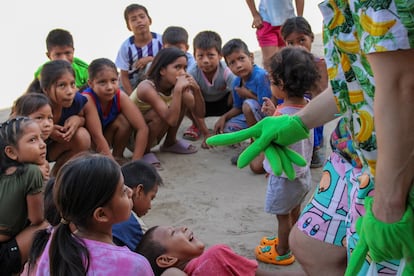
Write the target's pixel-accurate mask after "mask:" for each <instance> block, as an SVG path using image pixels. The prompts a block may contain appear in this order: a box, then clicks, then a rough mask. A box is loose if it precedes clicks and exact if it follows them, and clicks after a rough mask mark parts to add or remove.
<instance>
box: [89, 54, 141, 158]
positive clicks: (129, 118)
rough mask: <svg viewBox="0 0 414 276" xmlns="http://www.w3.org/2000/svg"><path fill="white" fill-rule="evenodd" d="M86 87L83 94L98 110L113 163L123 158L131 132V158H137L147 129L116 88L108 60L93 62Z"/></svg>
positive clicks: (113, 65) (126, 99)
mask: <svg viewBox="0 0 414 276" xmlns="http://www.w3.org/2000/svg"><path fill="white" fill-rule="evenodd" d="M88 73H89V80H88V84H89V87H88V88H87V89H86V90H84V91H83V92H82V94H83V95H84V96H85V97H86V98H87V99H88V101H89V102H92V103H93V106H94V108H95V109H96V110H97V112H98V115H99V119H100V122H101V126H102V131H103V134H104V136H105V138H106V140H107V142H108V144H109V145H111V146H112V147H113V150H112V155H113V157H114V158H115V160H122V159H123V158H124V150H125V147H126V145H127V144H128V141H129V137H130V136H131V132H132V130H135V131H136V137H135V148H134V152H133V155H132V159H133V160H136V159H140V158H142V156H143V155H144V150H145V148H146V146H147V139H148V127H147V125H146V124H145V120H144V117H143V116H142V114H141V112H140V111H139V109H138V108H137V107H136V106H135V105H134V103H133V102H132V101H131V100H130V99H129V97H128V95H126V94H125V93H122V92H121V91H120V90H119V86H118V71H117V69H116V66H115V64H114V63H113V62H112V61H111V60H109V59H107V58H99V59H95V60H94V61H92V62H91V64H90V65H89V69H88Z"/></svg>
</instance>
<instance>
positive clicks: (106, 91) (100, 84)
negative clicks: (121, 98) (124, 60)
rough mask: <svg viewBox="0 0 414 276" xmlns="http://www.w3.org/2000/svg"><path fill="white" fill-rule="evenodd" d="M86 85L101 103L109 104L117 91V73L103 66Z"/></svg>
mask: <svg viewBox="0 0 414 276" xmlns="http://www.w3.org/2000/svg"><path fill="white" fill-rule="evenodd" d="M88 84H89V86H90V87H91V88H92V90H93V91H95V93H96V95H98V98H99V100H100V101H101V102H102V103H107V102H110V101H111V100H112V99H113V97H114V96H115V93H116V92H117V91H118V89H119V85H118V73H117V72H116V71H115V70H114V69H113V68H110V67H107V66H104V67H103V68H102V70H101V71H99V72H98V73H97V74H96V76H95V78H94V79H91V80H89V81H88Z"/></svg>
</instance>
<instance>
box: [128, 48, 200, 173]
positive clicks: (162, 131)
mask: <svg viewBox="0 0 414 276" xmlns="http://www.w3.org/2000/svg"><path fill="white" fill-rule="evenodd" d="M186 68H187V56H186V55H185V53H184V52H183V51H181V50H180V49H177V48H175V47H172V48H164V49H162V50H161V51H160V52H159V53H158V54H157V55H156V56H155V58H154V61H153V62H152V64H151V67H150V68H149V69H148V79H147V80H145V81H142V82H141V83H140V84H139V85H138V87H137V88H136V89H135V90H134V92H133V93H132V94H131V96H130V98H131V99H132V100H133V101H134V103H135V104H136V105H137V106H138V107H139V109H140V110H141V112H142V113H143V115H144V118H145V121H146V123H147V125H148V128H149V137H148V144H147V148H146V150H145V153H147V154H146V156H144V159H146V160H147V161H148V162H149V163H152V164H154V165H156V166H158V167H159V166H160V161H159V160H158V159H157V157H156V156H155V155H154V154H153V153H151V152H150V150H151V148H152V147H154V146H156V145H157V144H159V142H160V141H161V139H162V138H163V137H164V136H165V135H166V137H165V140H164V143H163V145H162V146H161V147H160V150H161V151H164V152H173V153H180V154H189V153H195V152H197V148H196V147H195V146H193V145H191V144H189V143H187V142H185V141H184V140H177V137H176V135H177V131H178V128H179V127H180V124H181V122H182V120H183V117H184V114H185V112H186V110H190V111H191V112H194V113H195V114H197V115H198V116H200V117H202V116H203V115H204V101H203V97H202V95H201V92H200V88H199V87H198V85H197V83H196V82H195V80H194V79H193V78H192V77H191V76H190V75H189V74H187V73H186V71H185V70H186Z"/></svg>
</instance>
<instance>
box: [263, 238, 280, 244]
mask: <svg viewBox="0 0 414 276" xmlns="http://www.w3.org/2000/svg"><path fill="white" fill-rule="evenodd" d="M278 244H279V238H278V237H276V236H264V237H263V238H262V239H261V240H260V245H278Z"/></svg>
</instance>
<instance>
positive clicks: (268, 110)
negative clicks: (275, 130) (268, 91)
mask: <svg viewBox="0 0 414 276" xmlns="http://www.w3.org/2000/svg"><path fill="white" fill-rule="evenodd" d="M275 110H276V106H275V105H274V103H273V102H272V100H271V99H270V98H268V97H263V105H262V112H263V113H264V114H266V115H267V116H272V115H273V114H274V113H275Z"/></svg>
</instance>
